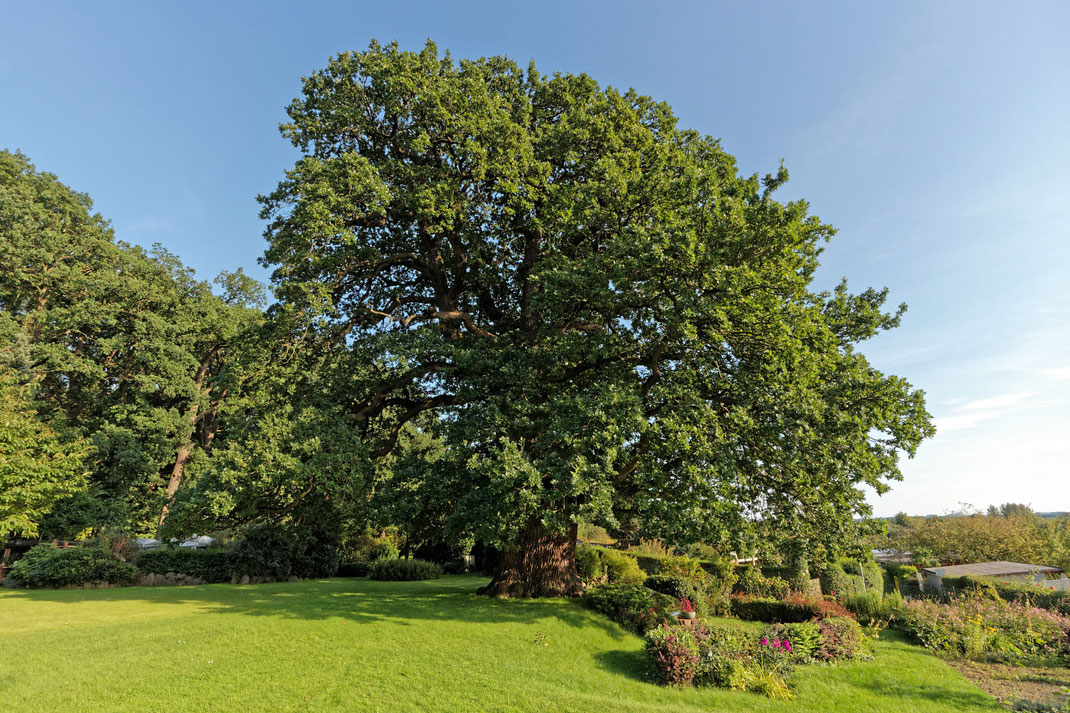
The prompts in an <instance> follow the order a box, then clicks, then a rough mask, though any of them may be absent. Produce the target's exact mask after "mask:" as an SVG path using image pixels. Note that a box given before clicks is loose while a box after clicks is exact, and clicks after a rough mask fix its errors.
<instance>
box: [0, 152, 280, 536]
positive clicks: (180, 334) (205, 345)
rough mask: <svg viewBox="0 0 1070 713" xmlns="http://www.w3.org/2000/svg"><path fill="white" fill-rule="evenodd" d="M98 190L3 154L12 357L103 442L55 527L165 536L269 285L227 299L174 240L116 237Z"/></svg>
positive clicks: (52, 517) (38, 393) (86, 433)
mask: <svg viewBox="0 0 1070 713" xmlns="http://www.w3.org/2000/svg"><path fill="white" fill-rule="evenodd" d="M91 210H92V201H91V200H90V199H89V197H88V196H86V195H84V194H81V193H77V192H75V191H72V190H71V189H70V188H68V187H67V186H65V185H63V184H62V183H60V182H59V180H57V178H56V177H55V176H54V175H52V174H50V173H44V172H39V171H37V170H36V169H35V168H34V166H33V165H32V164H31V163H30V162H29V160H28V159H27V158H26V157H25V156H23V155H22V154H19V153H11V152H8V151H0V263H2V264H3V265H4V266H5V269H4V270H3V271H2V272H0V332H2V333H4V334H8V335H10V339H8V340H5V342H4V343H3V344H0V361H3V363H4V364H5V365H6V366H7V368H9V369H11V370H13V371H14V372H15V373H17V374H19V378H20V379H21V380H22V383H25V384H26V385H27V386H28V393H29V394H31V395H32V398H33V406H34V408H35V410H36V411H37V413H38V414H39V416H40V418H41V419H43V420H44V421H46V422H49V423H52V422H59V421H62V422H63V423H64V424H65V428H69V429H72V430H73V431H76V432H77V433H79V434H80V435H82V436H83V437H84V438H85V439H86V440H87V441H88V443H89V444H90V448H89V451H88V452H87V454H86V459H85V465H86V468H87V470H88V472H89V478H88V488H86V489H85V490H83V491H80V492H79V493H76V494H74V495H72V496H71V497H69V498H65V499H63V500H61V501H59V502H57V503H56V505H55V507H54V508H53V509H52V512H51V513H50V514H49V515H47V516H46V517H45V518H44V520H43V521H42V523H41V524H42V529H43V531H44V532H45V533H46V534H49V535H53V536H60V537H75V536H78V535H81V534H85V533H87V532H92V531H96V532H100V531H104V530H114V531H119V532H136V533H145V534H147V533H151V532H153V531H154V530H155V528H156V526H157V525H158V524H159V522H160V520H161V512H162V511H163V508H164V507H165V506H166V503H167V501H168V500H169V498H170V496H172V495H173V494H174V492H175V490H176V489H177V488H178V487H179V485H180V483H181V480H182V474H183V471H184V470H185V468H186V466H187V464H188V463H189V462H190V460H191V459H193V458H196V457H197V454H198V453H199V452H200V453H205V452H207V451H208V450H209V449H210V448H211V447H212V445H213V441H214V438H215V435H216V433H217V427H216V424H217V419H216V413H217V411H218V409H219V405H220V403H221V401H222V400H223V399H225V398H228V397H230V396H233V395H234V390H233V389H234V382H233V380H231V379H229V377H228V376H227V364H228V363H229V362H230V360H231V357H232V356H233V355H232V354H231V350H230V348H229V346H228V345H229V344H230V342H231V341H232V340H233V339H234V338H235V336H236V335H237V334H238V333H240V332H241V331H242V330H243V329H245V328H247V326H248V325H250V323H252V322H255V321H256V320H258V319H260V318H261V317H260V315H261V312H260V310H259V309H258V308H257V306H256V302H257V301H258V298H262V291H261V293H260V294H259V295H258V294H257V290H258V286H257V285H255V283H254V282H253V281H251V280H249V279H248V278H247V277H245V276H244V275H242V274H241V273H240V271H239V272H238V273H234V274H224V275H223V276H222V278H221V279H222V280H223V284H221V287H222V290H221V291H222V293H223V294H222V296H217V295H215V294H214V293H213V292H212V290H211V289H210V287H209V285H208V284H207V283H205V282H203V281H199V280H197V279H196V278H195V277H194V275H193V273H192V271H191V270H189V269H187V268H186V267H184V266H183V265H182V264H181V262H180V261H179V260H178V258H177V257H175V256H174V255H171V254H170V253H167V252H166V251H165V250H163V249H162V248H159V247H157V248H155V249H153V250H151V251H145V250H143V249H141V248H139V247H135V246H130V245H127V244H124V243H122V242H118V241H116V240H115V237H114V235H113V233H112V230H111V228H110V226H109V225H108V223H107V221H105V220H104V219H103V218H102V217H101V216H100V215H98V214H93V213H91Z"/></svg>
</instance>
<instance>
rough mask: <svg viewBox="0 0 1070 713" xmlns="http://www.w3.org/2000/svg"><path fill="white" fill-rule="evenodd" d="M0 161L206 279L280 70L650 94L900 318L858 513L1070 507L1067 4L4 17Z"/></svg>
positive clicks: (282, 86) (245, 246) (241, 211)
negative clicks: (890, 429)
mask: <svg viewBox="0 0 1070 713" xmlns="http://www.w3.org/2000/svg"><path fill="white" fill-rule="evenodd" d="M3 16H4V19H3V22H2V23H0V146H3V147H7V148H11V149H15V148H18V149H21V150H22V151H23V152H25V153H26V154H27V155H29V156H30V158H31V159H32V160H33V161H34V162H35V163H36V164H37V166H38V168H41V169H44V170H49V171H52V172H54V173H56V174H58V175H59V176H60V178H61V179H62V180H63V181H64V182H66V183H68V184H69V185H71V186H73V187H74V188H76V189H78V190H82V191H86V192H88V193H89V194H90V195H91V196H92V197H93V198H94V199H95V200H96V207H97V209H98V210H99V211H100V212H101V213H103V214H104V215H105V216H106V217H108V218H110V219H111V221H112V223H113V225H114V227H115V230H116V233H117V234H118V236H119V238H120V239H123V240H127V241H129V242H134V243H140V244H144V245H150V244H152V243H154V242H160V243H163V244H164V245H165V246H166V247H167V248H168V249H170V250H171V251H173V252H175V253H177V254H178V255H180V256H181V257H182V258H183V260H184V261H185V262H186V263H187V264H189V265H191V266H193V267H194V268H196V270H197V271H198V273H199V274H200V275H201V276H202V277H211V276H213V275H215V274H216V273H217V272H219V271H220V270H223V269H233V268H235V267H238V266H241V267H244V268H245V269H246V270H247V271H250V272H251V273H253V274H256V275H259V276H261V277H263V276H264V273H263V272H262V271H261V270H260V269H259V268H258V267H257V266H256V258H257V257H259V255H260V254H261V253H262V251H263V239H262V237H261V233H262V230H263V226H262V224H261V222H260V220H259V219H258V217H257V205H256V203H255V196H256V195H257V194H258V193H261V192H266V191H269V190H270V189H271V188H272V187H273V186H274V184H275V183H276V182H277V181H278V179H279V178H280V177H281V175H282V172H283V171H284V170H285V169H286V168H288V167H289V166H290V165H291V164H292V163H293V161H294V159H295V154H294V152H293V149H292V148H291V147H290V146H289V145H288V144H287V143H286V142H285V141H284V140H282V139H281V138H280V137H279V136H278V133H277V125H278V123H279V122H280V121H282V120H283V119H284V118H285V115H284V111H283V110H284V107H285V106H286V104H287V103H288V102H289V101H290V99H291V98H292V97H294V96H295V95H296V94H297V92H298V90H299V87H300V77H301V76H302V75H303V74H307V73H309V72H311V71H312V70H314V69H317V68H319V67H322V66H323V65H324V64H325V63H326V61H327V58H328V57H329V56H331V55H332V54H335V53H337V52H340V51H343V50H359V49H363V48H365V47H366V46H367V44H368V41H369V39H370V38H372V37H375V38H377V39H379V40H381V41H384V42H386V41H390V40H395V39H396V40H398V41H399V42H400V43H401V45H402V46H403V47H405V48H408V49H418V48H419V47H421V46H422V45H423V42H424V40H425V39H426V38H433V39H434V40H435V41H436V42H438V44H439V46H440V47H441V48H448V49H450V50H451V51H452V52H453V54H454V56H455V57H477V56H487V55H496V54H507V55H509V56H510V57H512V58H514V59H516V60H517V61H519V62H520V63H522V64H526V63H527V61H528V60H529V59H534V60H535V61H536V64H537V66H538V67H539V69H540V70H541V71H543V72H552V71H555V70H561V71H565V72H587V73H588V74H591V75H592V76H593V77H595V78H596V79H598V80H599V81H600V82H602V83H603V84H612V85H614V86H618V87H622V88H623V87H627V86H634V87H636V88H637V89H638V90H640V91H642V92H643V93H646V94H650V95H652V96H654V97H656V98H658V99H663V100H666V101H668V102H669V103H670V104H671V105H672V106H673V108H674V109H675V110H676V112H677V114H678V115H679V117H680V120H681V125H683V126H688V127H693V128H696V129H698V130H700V131H703V132H705V133H709V134H711V135H714V136H717V137H720V138H721V139H722V140H723V143H724V146H725V148H726V149H727V150H728V151H729V152H731V153H733V154H735V155H736V156H737V157H738V159H739V163H740V167H741V169H742V170H743V171H745V172H747V173H751V172H761V173H764V172H768V171H773V170H775V168H776V166H777V163H778V161H779V160H780V159H784V161H785V163H786V165H787V167H788V169H789V170H790V171H791V176H792V180H791V182H790V183H789V184H788V186H787V187H785V189H783V191H782V193H781V197H783V198H797V197H804V198H806V199H808V200H809V201H810V202H811V204H812V207H813V210H814V212H815V213H817V214H818V215H819V216H821V217H822V218H823V219H824V220H825V221H827V222H830V223H832V224H833V225H835V226H836V227H837V228H838V229H839V231H840V232H839V235H838V236H837V237H836V238H835V239H834V240H833V242H832V244H831V245H830V246H829V247H828V249H827V250H826V252H825V256H824V261H823V267H822V270H821V272H820V274H819V278H818V279H819V284H820V286H832V285H833V284H835V282H836V281H837V280H838V279H839V277H840V276H841V275H846V276H847V277H848V279H849V280H850V284H851V285H853V286H854V287H855V288H857V289H861V288H863V287H865V286H869V285H874V286H885V285H887V286H888V287H889V288H890V289H891V295H892V300H893V301H894V302H896V303H898V302H900V301H905V302H907V303H908V304H909V305H910V310H909V312H908V313H907V315H906V317H905V319H904V323H903V326H902V327H901V328H900V329H898V330H895V331H893V332H891V333H888V334H886V335H882V336H880V337H878V338H877V339H876V340H874V341H873V342H871V343H870V344H868V345H867V346H866V348H865V352H866V353H867V355H869V356H870V358H871V360H872V361H873V362H874V363H875V364H876V365H877V366H878V367H879V368H882V369H885V370H886V371H890V372H892V373H895V374H898V375H901V376H904V377H906V378H907V379H909V380H910V381H911V382H913V383H914V384H915V385H917V386H919V387H921V388H923V389H925V391H926V393H927V395H928V400H929V405H930V411H931V412H932V413H933V415H934V416H935V418H936V422H937V427H938V429H939V430H938V433H937V435H936V437H935V438H934V439H933V440H931V441H928V442H926V443H925V444H924V445H923V446H922V448H921V450H920V451H919V454H918V456H917V458H915V459H914V460H912V461H908V462H906V463H905V464H904V473H905V480H904V481H903V482H902V483H900V484H897V485H896V486H895V488H894V489H893V491H892V492H891V493H890V494H888V495H885V496H884V497H881V498H873V503H874V506H875V511H876V513H877V514H879V515H890V514H894V513H895V512H897V511H899V510H906V511H908V512H911V513H940V512H946V511H949V510H953V509H957V508H958V506H959V503H970V504H972V505H974V506H977V507H985V506H987V505H988V504H990V503H1001V502H1006V501H1015V502H1026V503H1030V504H1032V505H1033V506H1034V507H1037V508H1038V509H1042V510H1055V509H1062V510H1070V3H1065V2H1047V3H1045V2H1027V3H1011V2H1006V3H985V2H977V1H976V0H974V1H970V2H939V3H934V2H895V3H862V2H827V3H805V4H804V3H796V2H763V3H721V2H694V3H686V2H649V3H640V2H625V1H623V0H615V1H613V2H582V1H581V0H572V2H540V3H516V4H513V3H506V2H501V1H499V2H478V3H477V2H400V1H399V2H390V3H383V2H378V3H356V2H349V3H314V2H300V3H298V2H290V3H251V2H248V3H241V2H227V3H219V2H185V3H168V4H166V5H165V4H163V3H133V2H130V3H120V2H94V3H84V2H78V3H75V2H71V3H53V2H37V3H18V4H14V3H12V4H8V5H7V6H6V7H5V8H4V12H3Z"/></svg>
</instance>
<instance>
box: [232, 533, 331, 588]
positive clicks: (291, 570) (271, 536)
mask: <svg viewBox="0 0 1070 713" xmlns="http://www.w3.org/2000/svg"><path fill="white" fill-rule="evenodd" d="M230 560H231V569H232V571H233V572H234V573H235V574H238V575H249V576H251V577H271V578H275V579H285V578H287V577H289V576H291V575H292V576H296V577H302V578H304V577H331V576H334V574H335V573H336V572H337V571H338V564H339V553H338V546H337V544H336V543H335V544H332V543H331V542H330V540H329V539H328V538H326V537H317V536H316V533H315V532H314V531H312V530H310V529H309V528H301V527H297V526H283V525H277V524H271V523H262V524H258V525H252V526H249V527H248V528H246V529H245V530H243V531H242V533H241V534H240V535H239V536H238V537H237V538H236V539H235V541H234V542H233V543H232V544H231V547H230Z"/></svg>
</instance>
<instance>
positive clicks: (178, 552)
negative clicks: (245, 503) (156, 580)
mask: <svg viewBox="0 0 1070 713" xmlns="http://www.w3.org/2000/svg"><path fill="white" fill-rule="evenodd" d="M134 564H135V565H137V568H138V569H139V570H141V572H143V573H144V574H167V573H168V572H177V573H178V574H185V575H189V576H190V577H197V578H198V579H203V580H204V581H206V582H226V581H228V580H230V573H231V559H230V553H229V552H227V551H226V550H224V549H222V548H213V549H207V550H193V549H188V548H184V547H161V548H160V549H157V550H146V551H144V552H141V553H139V554H138V556H137V559H135V560H134Z"/></svg>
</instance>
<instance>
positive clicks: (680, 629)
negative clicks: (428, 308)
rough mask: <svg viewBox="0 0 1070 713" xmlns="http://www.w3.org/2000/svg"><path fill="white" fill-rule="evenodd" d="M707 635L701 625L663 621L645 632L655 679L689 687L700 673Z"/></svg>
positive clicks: (669, 684) (647, 650)
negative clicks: (674, 624)
mask: <svg viewBox="0 0 1070 713" xmlns="http://www.w3.org/2000/svg"><path fill="white" fill-rule="evenodd" d="M707 638H708V633H707V631H706V628H705V627H704V626H703V625H702V624H697V625H695V626H693V627H685V626H669V625H666V624H663V625H662V626H659V627H658V628H656V629H654V630H652V631H650V632H649V633H648V634H647V635H646V653H647V656H648V657H649V659H650V662H651V664H652V665H653V666H654V670H655V673H656V675H657V677H658V679H659V680H660V681H661V682H662V683H664V684H665V685H667V686H690V685H692V684H693V683H694V681H695V677H696V676H697V675H698V674H699V671H700V670H701V666H702V664H703V654H704V653H705V651H704V647H703V644H704V643H705V641H706V639H707Z"/></svg>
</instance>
